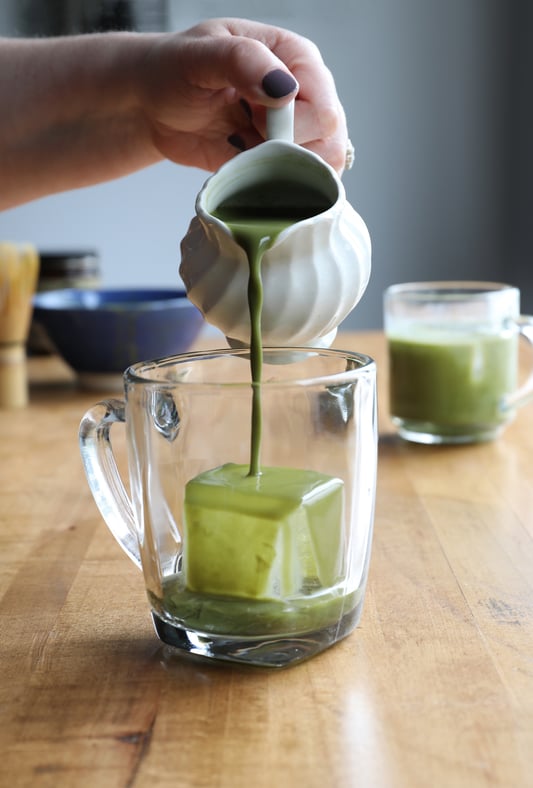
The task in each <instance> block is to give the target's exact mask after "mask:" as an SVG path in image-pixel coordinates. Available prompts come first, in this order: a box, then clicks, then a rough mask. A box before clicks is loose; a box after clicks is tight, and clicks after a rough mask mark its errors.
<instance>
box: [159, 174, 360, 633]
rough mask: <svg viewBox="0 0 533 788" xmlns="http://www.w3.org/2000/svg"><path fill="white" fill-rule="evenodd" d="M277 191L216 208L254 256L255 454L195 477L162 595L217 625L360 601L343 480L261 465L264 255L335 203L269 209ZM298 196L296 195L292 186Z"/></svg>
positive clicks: (333, 613)
mask: <svg viewBox="0 0 533 788" xmlns="http://www.w3.org/2000/svg"><path fill="white" fill-rule="evenodd" d="M274 192H275V194H278V195H279V194H282V195H283V194H285V196H286V194H287V188H286V187H283V186H281V187H280V185H279V184H278V185H277V187H276V188H275V190H271V192H270V193H269V190H268V189H267V190H266V192H265V190H262V192H261V194H262V200H264V201H265V202H263V203H262V204H260V205H257V206H256V207H255V208H254V205H255V202H256V201H254V198H253V196H252V199H250V195H249V194H247V195H243V196H241V200H240V201H239V203H238V204H227V205H222V206H220V207H219V208H218V209H217V211H216V212H215V214H214V215H215V216H217V217H218V218H219V219H221V220H222V221H224V222H225V223H226V224H227V225H228V227H229V228H230V230H231V232H232V234H233V236H234V238H235V240H236V242H237V243H238V244H239V245H240V246H241V247H242V248H243V249H244V250H245V252H246V254H247V256H248V261H249V266H250V274H249V285H248V303H249V309H250V324H251V329H250V371H251V387H252V417H251V444H250V463H249V466H244V465H237V464H234V463H228V464H226V465H223V466H220V467H219V468H214V469H212V470H209V471H205V472H203V473H201V474H199V475H198V476H196V477H195V478H194V479H191V480H190V481H189V482H188V484H187V487H186V492H185V506H184V510H185V511H184V514H185V539H184V556H183V559H184V560H183V565H184V574H182V575H179V576H173V577H171V578H168V579H167V580H166V581H165V587H164V599H163V608H164V609H165V611H166V612H167V613H168V614H170V615H172V616H174V617H178V618H181V619H182V620H183V621H184V622H185V624H186V625H189V626H194V627H195V628H197V629H203V630H204V631H210V632H219V633H231V634H240V635H252V634H261V633H266V632H273V633H279V632H298V631H311V630H316V629H321V628H323V627H326V626H329V625H331V624H333V623H335V621H337V620H338V619H339V617H340V616H341V615H342V614H343V613H345V612H348V611H350V610H352V609H353V607H354V605H355V604H356V603H357V601H358V600H357V599H356V595H355V594H352V595H350V598H349V599H347V597H346V595H345V593H344V592H343V591H342V590H341V589H340V588H339V587H338V586H339V581H340V579H341V578H342V574H343V570H344V567H343V563H344V541H343V527H342V520H343V507H344V489H343V487H344V485H343V482H342V481H341V480H340V479H337V478H333V477H330V476H326V475H324V474H321V473H318V472H316V471H312V470H300V469H296V468H275V467H267V468H263V467H262V466H261V437H262V434H261V433H262V422H263V415H262V401H261V385H262V363H263V348H262V338H261V312H262V304H263V285H262V277H261V261H262V258H263V255H264V253H265V251H266V250H267V249H268V248H269V247H270V246H271V245H272V244H273V243H274V242H275V240H276V238H277V237H278V235H279V234H280V233H281V232H282V231H283V230H284V229H285V228H286V227H288V226H290V225H291V224H293V223H294V222H297V221H300V220H301V219H304V218H307V217H309V216H313V215H314V214H316V213H318V212H320V210H324V208H325V207H327V206H325V205H324V204H323V200H324V198H323V197H322V198H321V199H322V203H320V200H319V198H318V197H317V195H315V196H314V198H313V195H311V198H310V199H311V201H310V202H309V203H308V204H307V205H306V206H305V208H304V209H303V210H302V209H299V210H298V212H296V213H295V211H294V210H293V209H287V208H284V207H280V206H275V207H274V209H273V210H267V209H266V208H265V205H269V206H271V204H272V199H273V195H274ZM265 195H266V196H265ZM292 199H293V202H294V203H295V204H298V200H295V199H294V194H292ZM250 205H251V206H252V208H250ZM242 206H246V208H243V207H242ZM265 214H266V215H265Z"/></svg>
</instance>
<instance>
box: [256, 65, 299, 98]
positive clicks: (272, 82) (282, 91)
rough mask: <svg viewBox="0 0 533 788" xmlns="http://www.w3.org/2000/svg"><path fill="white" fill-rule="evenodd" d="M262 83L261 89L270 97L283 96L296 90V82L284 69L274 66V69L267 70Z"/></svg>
mask: <svg viewBox="0 0 533 788" xmlns="http://www.w3.org/2000/svg"><path fill="white" fill-rule="evenodd" d="M262 85H263V90H264V91H265V93H266V94H267V96H270V98H283V96H288V95H289V93H292V92H293V91H294V90H296V88H297V86H298V83H297V82H296V80H295V79H294V77H291V75H290V74H287V72H286V71H282V70H281V69H280V68H276V69H274V71H269V72H268V74H267V75H266V77H265V78H264V79H263V82H262Z"/></svg>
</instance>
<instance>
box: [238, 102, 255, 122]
mask: <svg viewBox="0 0 533 788" xmlns="http://www.w3.org/2000/svg"><path fill="white" fill-rule="evenodd" d="M239 104H240V105H241V107H242V108H243V110H244V112H245V113H246V117H247V118H248V120H251V119H252V108H251V106H250V105H249V104H248V102H247V101H246V99H240V101H239Z"/></svg>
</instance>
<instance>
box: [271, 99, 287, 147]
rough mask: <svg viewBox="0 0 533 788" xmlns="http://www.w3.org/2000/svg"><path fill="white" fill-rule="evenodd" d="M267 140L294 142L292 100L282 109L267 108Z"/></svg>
mask: <svg viewBox="0 0 533 788" xmlns="http://www.w3.org/2000/svg"><path fill="white" fill-rule="evenodd" d="M266 132H267V140H283V141H284V142H294V99H293V100H292V101H290V102H289V103H288V104H285V106H283V107H269V108H268V109H267V118H266Z"/></svg>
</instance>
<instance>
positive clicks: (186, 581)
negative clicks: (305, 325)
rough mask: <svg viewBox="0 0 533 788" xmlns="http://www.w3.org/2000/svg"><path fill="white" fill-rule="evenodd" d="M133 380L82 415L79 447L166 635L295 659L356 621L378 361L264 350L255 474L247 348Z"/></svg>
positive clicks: (226, 650)
mask: <svg viewBox="0 0 533 788" xmlns="http://www.w3.org/2000/svg"><path fill="white" fill-rule="evenodd" d="M124 382H125V401H122V400H106V401H103V402H100V403H98V404H96V405H95V406H93V407H92V408H91V409H90V410H89V411H88V412H87V413H86V414H85V416H84V418H83V419H82V422H81V425H80V448H81V454H82V458H83V461H84V466H85V470H86V475H87V479H88V483H89V485H90V488H91V490H92V493H93V496H94V498H95V501H96V503H97V505H98V506H99V508H100V511H101V513H102V515H103V517H104V519H105V521H106V523H107V525H108V527H109V528H110V530H111V532H112V533H113V535H114V536H115V538H116V539H117V541H118V542H119V544H120V545H121V546H122V547H123V549H124V550H125V551H126V553H127V554H128V555H129V557H130V558H131V559H132V560H133V561H134V562H135V564H136V565H137V566H138V567H140V568H142V571H143V574H144V582H145V586H146V590H147V595H148V599H149V603H150V606H151V612H152V617H153V621H154V624H155V629H156V632H157V634H158V636H159V637H160V638H161V640H162V641H164V642H165V643H167V644H170V645H172V646H175V647H177V648H178V649H182V650H184V651H186V652H192V653H194V654H197V655H202V656H204V657H212V658H215V659H222V660H231V661H236V662H243V663H249V664H255V665H265V666H284V665H288V664H290V663H292V662H297V661H299V660H302V659H305V658H307V657H310V656H312V655H313V654H316V653H318V652H320V651H322V650H323V649H325V648H327V647H328V646H330V645H332V644H333V643H335V642H336V641H338V640H340V639H341V638H343V637H345V636H346V635H347V634H348V633H350V632H351V631H352V630H353V629H354V628H355V626H356V625H357V623H358V621H359V617H360V615H361V610H362V605H363V598H364V594H365V586H366V580H367V573H368V565H369V559H370V551H371V541H372V529H373V518H374V500H375V489H376V463H377V422H376V372H375V364H374V362H373V361H372V360H371V359H370V358H368V357H367V356H363V355H359V354H357V353H345V352H341V351H336V350H309V349H308V348H307V349H305V348H302V349H291V350H290V351H288V350H287V348H278V349H265V351H264V359H263V384H262V386H261V405H262V437H261V452H260V456H261V466H260V471H261V472H260V474H255V475H252V476H250V475H249V471H250V445H251V412H252V386H251V383H250V368H249V357H248V351H247V350H246V349H242V350H219V351H213V352H207V353H189V354H185V355H181V356H175V357H172V358H167V359H162V360H158V361H153V362H146V363H140V364H136V365H134V366H133V367H130V368H129V369H128V370H127V371H126V373H125V375H124ZM116 422H125V425H126V435H127V448H128V466H129V489H130V491H131V495H130V494H129V493H128V492H127V491H126V487H125V485H124V484H123V480H122V479H121V478H120V475H119V472H118V468H117V462H116V459H115V456H114V454H113V450H112V446H111V441H110V430H111V428H112V427H113V425H114V424H115V423H116ZM113 429H114V427H113ZM125 613H126V611H125Z"/></svg>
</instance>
